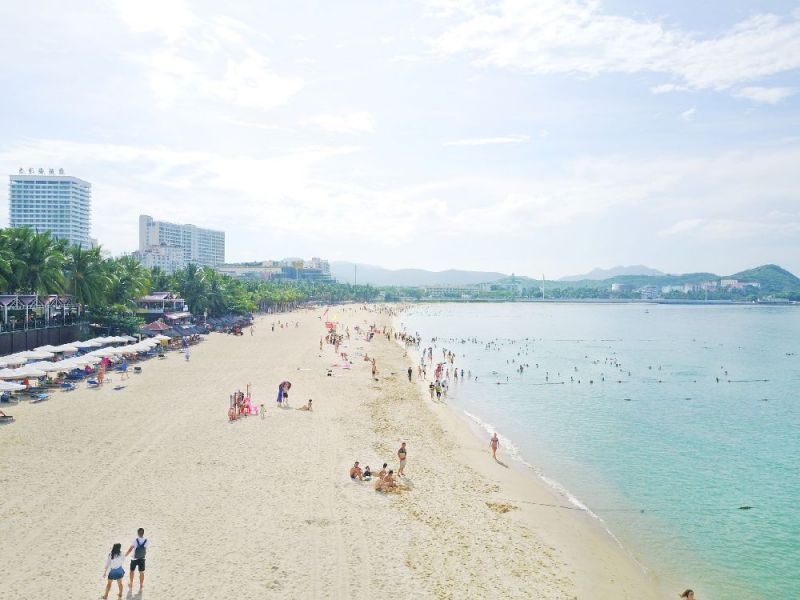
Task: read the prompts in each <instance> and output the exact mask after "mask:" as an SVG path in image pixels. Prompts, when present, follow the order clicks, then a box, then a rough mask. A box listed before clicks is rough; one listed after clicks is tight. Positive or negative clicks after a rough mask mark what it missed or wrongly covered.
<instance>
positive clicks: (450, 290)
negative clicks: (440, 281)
mask: <svg viewBox="0 0 800 600" xmlns="http://www.w3.org/2000/svg"><path fill="white" fill-rule="evenodd" d="M480 289H481V288H480V286H478V285H428V286H425V287H423V288H422V294H423V295H424V296H425V297H427V298H461V299H467V298H472V297H474V296H475V295H476V293H477V292H478V291H479V290H480Z"/></svg>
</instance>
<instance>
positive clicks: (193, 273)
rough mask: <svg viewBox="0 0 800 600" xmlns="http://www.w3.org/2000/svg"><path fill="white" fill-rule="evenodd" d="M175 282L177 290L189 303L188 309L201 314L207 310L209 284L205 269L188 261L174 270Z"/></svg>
mask: <svg viewBox="0 0 800 600" xmlns="http://www.w3.org/2000/svg"><path fill="white" fill-rule="evenodd" d="M175 283H176V284H177V285H178V291H180V293H181V296H182V297H183V299H184V300H186V302H187V303H188V304H189V310H191V311H192V313H194V314H195V315H201V314H203V312H205V311H206V310H208V300H209V293H210V289H209V284H208V281H206V273H205V271H204V270H203V269H202V268H201V267H199V266H197V265H196V264H193V263H190V264H188V265H186V266H185V267H184V268H183V269H180V270H178V271H176V272H175Z"/></svg>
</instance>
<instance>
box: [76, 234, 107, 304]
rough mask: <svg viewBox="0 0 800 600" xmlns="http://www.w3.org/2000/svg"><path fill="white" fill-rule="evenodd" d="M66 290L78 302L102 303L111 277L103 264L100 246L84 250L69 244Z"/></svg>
mask: <svg viewBox="0 0 800 600" xmlns="http://www.w3.org/2000/svg"><path fill="white" fill-rule="evenodd" d="M64 274H65V275H66V290H67V292H68V293H69V294H72V296H73V297H74V298H75V301H76V302H78V303H79V304H91V305H98V304H101V303H103V301H104V300H105V298H106V295H107V294H108V292H109V289H110V288H111V277H110V276H109V273H108V270H107V269H106V268H105V266H104V265H103V257H102V256H101V255H100V248H92V249H90V250H84V249H83V248H81V247H80V246H71V247H70V248H69V249H68V250H67V264H66V266H65V268H64Z"/></svg>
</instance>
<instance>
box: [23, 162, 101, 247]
mask: <svg viewBox="0 0 800 600" xmlns="http://www.w3.org/2000/svg"><path fill="white" fill-rule="evenodd" d="M9 179H10V181H9V185H8V198H9V225H10V226H11V227H30V228H31V229H33V230H34V231H36V232H38V233H43V232H45V231H49V232H50V234H51V235H52V236H53V237H55V238H58V239H62V240H66V241H67V242H69V243H70V244H72V245H74V246H83V247H84V248H90V247H91V246H92V240H91V238H90V237H89V231H90V229H91V216H92V184H91V183H89V182H88V181H84V180H83V179H78V178H77V177H72V176H69V175H64V169H58V171H57V172H56V170H55V169H47V171H45V169H20V170H19V173H18V174H17V175H11V176H9Z"/></svg>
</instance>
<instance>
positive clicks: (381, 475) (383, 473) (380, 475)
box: [378, 463, 389, 481]
mask: <svg viewBox="0 0 800 600" xmlns="http://www.w3.org/2000/svg"><path fill="white" fill-rule="evenodd" d="M388 466H389V465H387V464H386V463H383V468H382V469H381V470H380V471H378V481H383V478H384V477H386V473H388V471H387V470H386V467H388Z"/></svg>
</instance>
